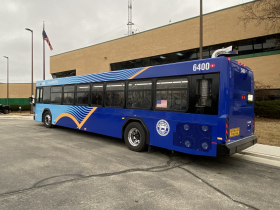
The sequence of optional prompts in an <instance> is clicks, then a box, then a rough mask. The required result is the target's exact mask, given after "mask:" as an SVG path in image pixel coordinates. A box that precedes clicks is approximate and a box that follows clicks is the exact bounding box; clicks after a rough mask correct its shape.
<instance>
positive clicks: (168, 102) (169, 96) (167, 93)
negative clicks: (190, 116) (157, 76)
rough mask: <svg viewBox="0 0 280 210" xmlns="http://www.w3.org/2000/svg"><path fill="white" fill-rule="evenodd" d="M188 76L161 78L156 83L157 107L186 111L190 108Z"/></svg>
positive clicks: (158, 108)
mask: <svg viewBox="0 0 280 210" xmlns="http://www.w3.org/2000/svg"><path fill="white" fill-rule="evenodd" d="M188 83H189V81H188V78H186V77H183V78H175V79H173V78H172V79H171V78H169V79H161V80H158V81H157V83H156V100H155V108H156V109H157V110H171V111H180V112H186V111H187V110H188V86H189V85H188Z"/></svg>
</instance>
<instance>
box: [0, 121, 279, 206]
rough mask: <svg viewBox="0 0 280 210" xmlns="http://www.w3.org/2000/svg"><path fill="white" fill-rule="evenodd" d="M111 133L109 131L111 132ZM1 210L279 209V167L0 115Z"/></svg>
mask: <svg viewBox="0 0 280 210" xmlns="http://www.w3.org/2000/svg"><path fill="white" fill-rule="evenodd" d="M108 129H109V128H108ZM0 169H1V170H0V209H279V206H280V200H279V196H280V168H278V167H275V166H269V165H265V164H260V163H256V162H250V161H245V160H242V159H240V158H235V157H234V156H233V157H221V158H209V157H197V156H190V155H184V154H179V153H171V152H170V151H167V150H158V151H156V152H153V153H148V152H141V153H136V152H132V151H130V150H128V149H127V147H126V146H125V144H124V142H123V140H120V139H115V138H111V137H107V136H101V135H96V134H91V133H86V132H82V131H76V130H71V129H67V128H62V127H56V128H52V129H47V128H45V127H44V126H43V124H42V123H39V122H35V121H33V120H32V119H31V117H22V118H16V117H15V118H13V117H11V118H9V119H8V118H3V117H2V118H1V117H0Z"/></svg>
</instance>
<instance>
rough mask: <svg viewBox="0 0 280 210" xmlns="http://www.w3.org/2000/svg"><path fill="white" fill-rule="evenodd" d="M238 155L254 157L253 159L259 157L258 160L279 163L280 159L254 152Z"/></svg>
mask: <svg viewBox="0 0 280 210" xmlns="http://www.w3.org/2000/svg"><path fill="white" fill-rule="evenodd" d="M239 154H241V155H247V156H254V157H259V158H264V159H268V160H275V161H279V162H280V157H278V156H273V155H266V154H263V153H256V152H240V153H239Z"/></svg>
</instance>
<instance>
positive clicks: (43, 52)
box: [43, 21, 45, 80]
mask: <svg viewBox="0 0 280 210" xmlns="http://www.w3.org/2000/svg"><path fill="white" fill-rule="evenodd" d="M43 31H45V21H43ZM43 80H45V40H44V36H43Z"/></svg>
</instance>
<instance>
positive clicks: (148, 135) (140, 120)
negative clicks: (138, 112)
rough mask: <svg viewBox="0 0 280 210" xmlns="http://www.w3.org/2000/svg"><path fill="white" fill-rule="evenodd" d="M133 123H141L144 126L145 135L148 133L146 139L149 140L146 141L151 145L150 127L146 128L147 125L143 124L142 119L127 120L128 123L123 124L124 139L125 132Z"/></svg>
mask: <svg viewBox="0 0 280 210" xmlns="http://www.w3.org/2000/svg"><path fill="white" fill-rule="evenodd" d="M132 122H139V123H140V124H141V125H142V126H143V128H144V130H145V133H146V137H147V139H146V144H149V142H150V132H149V129H148V127H147V126H146V124H145V123H144V122H143V120H142V119H140V118H128V119H127V120H126V122H125V123H124V124H123V126H122V139H123V138H124V131H125V128H126V127H127V126H128V125H129V124H130V123H132Z"/></svg>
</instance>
